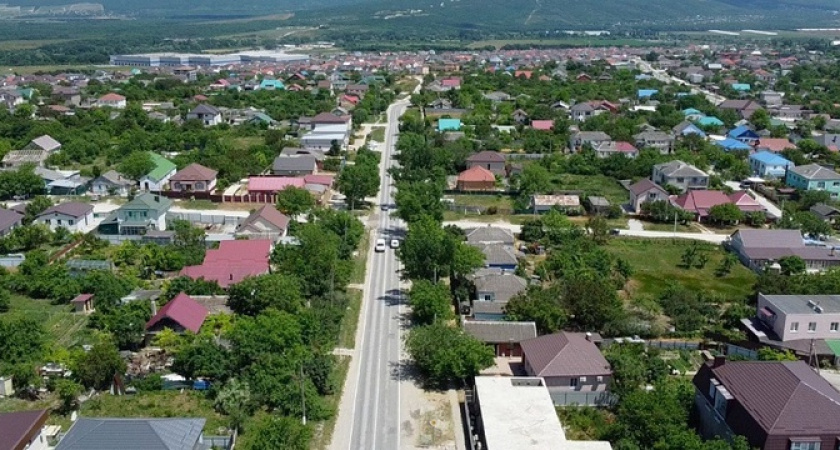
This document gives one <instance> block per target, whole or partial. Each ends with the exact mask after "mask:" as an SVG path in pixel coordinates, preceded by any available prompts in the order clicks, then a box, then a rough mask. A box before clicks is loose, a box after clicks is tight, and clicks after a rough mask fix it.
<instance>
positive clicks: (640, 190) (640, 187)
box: [628, 178, 668, 197]
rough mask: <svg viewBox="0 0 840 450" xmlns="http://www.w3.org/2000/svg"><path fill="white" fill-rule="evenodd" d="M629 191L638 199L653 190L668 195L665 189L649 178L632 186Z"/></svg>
mask: <svg viewBox="0 0 840 450" xmlns="http://www.w3.org/2000/svg"><path fill="white" fill-rule="evenodd" d="M628 189H630V192H632V193H633V195H635V196H637V197H638V196H639V195H641V194H644V193H645V192H647V191H650V190H651V189H653V190H657V191H659V192H661V193H662V194H665V195H667V194H668V192H667V191H666V190H665V189H663V188H662V187H661V186H659V185H658V184H656V183H654V182H653V181H651V180H649V179H647V178H643V179H641V180H639V181H637V182H635V183H633V184H631V185H630V187H629V188H628Z"/></svg>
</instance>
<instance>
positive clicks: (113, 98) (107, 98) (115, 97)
mask: <svg viewBox="0 0 840 450" xmlns="http://www.w3.org/2000/svg"><path fill="white" fill-rule="evenodd" d="M123 100H125V97H123V96H122V95H120V94H115V93H113V92H111V93H110V94H105V95H103V96H102V97H99V101H103V102H121V101H123Z"/></svg>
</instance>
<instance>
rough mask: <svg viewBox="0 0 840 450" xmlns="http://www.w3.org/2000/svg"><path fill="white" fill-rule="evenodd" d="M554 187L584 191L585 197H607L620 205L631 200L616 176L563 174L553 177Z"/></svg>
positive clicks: (561, 189)
mask: <svg viewBox="0 0 840 450" xmlns="http://www.w3.org/2000/svg"><path fill="white" fill-rule="evenodd" d="M551 181H552V184H553V188H554V189H555V190H557V191H582V192H583V193H584V195H583V196H584V197H588V196H592V195H597V196H601V197H606V199H607V200H609V201H610V203H612V204H615V205H620V204H623V203H627V202H628V201H629V200H630V194H629V193H628V192H627V189H624V187H623V186H621V185H620V184H618V181H616V180H615V179H614V178H610V177H607V176H604V175H572V174H562V175H555V176H554V177H552V180H551Z"/></svg>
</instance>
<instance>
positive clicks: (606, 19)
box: [319, 0, 840, 31]
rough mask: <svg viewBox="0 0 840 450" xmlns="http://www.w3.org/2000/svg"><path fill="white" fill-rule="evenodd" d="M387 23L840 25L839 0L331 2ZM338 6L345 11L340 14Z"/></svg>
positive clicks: (347, 12) (465, 26) (366, 19)
mask: <svg viewBox="0 0 840 450" xmlns="http://www.w3.org/2000/svg"><path fill="white" fill-rule="evenodd" d="M332 9H333V11H334V12H333V13H330V14H323V15H320V17H319V19H321V20H323V19H324V17H326V18H327V19H328V20H329V18H331V17H336V18H337V19H336V22H339V21H340V23H344V24H346V23H348V22H349V21H351V20H350V17H349V16H351V15H352V16H354V17H355V20H357V21H359V22H362V23H366V24H368V25H370V24H373V23H375V22H377V21H378V22H386V23H387V22H390V23H388V24H386V25H384V27H385V28H394V29H399V28H402V27H404V26H408V27H414V26H417V27H419V28H421V29H423V28H425V29H426V30H428V31H433V30H434V29H435V28H436V27H455V28H459V29H462V30H470V29H479V30H483V31H485V30H488V29H498V30H507V31H512V30H522V29H524V30H527V29H531V30H534V29H543V30H558V29H560V30H563V29H572V30H574V29H577V30H580V29H612V28H621V29H630V28H634V29H636V28H638V29H669V30H691V29H698V30H708V29H717V28H720V29H743V28H759V29H771V28H773V29H787V28H795V27H802V28H804V27H817V26H820V27H829V26H835V27H836V26H840V15H838V14H837V13H836V11H835V10H840V2H838V1H837V0H679V1H675V0H366V1H365V2H364V3H361V4H359V5H355V6H350V7H342V8H332ZM339 11H340V12H341V13H340V14H339Z"/></svg>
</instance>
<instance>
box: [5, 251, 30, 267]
mask: <svg viewBox="0 0 840 450" xmlns="http://www.w3.org/2000/svg"><path fill="white" fill-rule="evenodd" d="M24 261H26V256H25V255H24V254H22V253H12V254H9V255H3V256H0V267H17V266H19V265H21V264H23V262H24Z"/></svg>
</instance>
